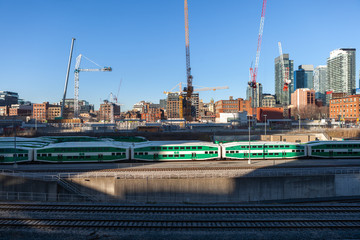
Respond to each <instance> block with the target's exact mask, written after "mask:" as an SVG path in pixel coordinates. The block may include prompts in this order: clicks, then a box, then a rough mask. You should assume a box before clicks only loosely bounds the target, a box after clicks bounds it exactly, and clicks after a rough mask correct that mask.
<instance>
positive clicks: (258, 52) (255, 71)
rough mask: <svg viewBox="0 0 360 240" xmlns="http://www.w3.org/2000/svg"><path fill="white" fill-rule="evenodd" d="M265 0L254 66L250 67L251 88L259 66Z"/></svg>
mask: <svg viewBox="0 0 360 240" xmlns="http://www.w3.org/2000/svg"><path fill="white" fill-rule="evenodd" d="M266 1H267V0H263V4H262V10H261V20H260V29H259V36H258V42H257V49H256V60H255V66H254V69H253V68H252V67H251V68H250V81H249V86H250V87H252V88H256V78H257V73H258V66H259V60H260V50H261V42H262V35H263V31H264V22H265V10H266Z"/></svg>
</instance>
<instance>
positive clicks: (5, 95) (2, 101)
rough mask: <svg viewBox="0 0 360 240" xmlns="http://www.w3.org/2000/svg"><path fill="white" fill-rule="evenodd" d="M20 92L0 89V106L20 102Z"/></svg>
mask: <svg viewBox="0 0 360 240" xmlns="http://www.w3.org/2000/svg"><path fill="white" fill-rule="evenodd" d="M18 100H19V94H18V93H16V92H9V91H0V106H8V107H10V106H11V104H18Z"/></svg>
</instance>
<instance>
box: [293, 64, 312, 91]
mask: <svg viewBox="0 0 360 240" xmlns="http://www.w3.org/2000/svg"><path fill="white" fill-rule="evenodd" d="M313 73H314V66H313V65H300V66H299V69H298V70H296V71H295V73H294V91H295V90H296V89H298V88H309V89H314V80H313Z"/></svg>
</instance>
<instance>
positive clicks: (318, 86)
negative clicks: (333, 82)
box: [314, 65, 329, 105]
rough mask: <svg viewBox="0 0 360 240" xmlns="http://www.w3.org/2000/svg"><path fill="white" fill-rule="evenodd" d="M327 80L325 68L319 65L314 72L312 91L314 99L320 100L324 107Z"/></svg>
mask: <svg viewBox="0 0 360 240" xmlns="http://www.w3.org/2000/svg"><path fill="white" fill-rule="evenodd" d="M328 85H329V84H328V79H327V66H326V65H319V66H317V67H316V68H315V70H314V90H315V98H316V99H321V100H322V102H323V105H326V104H327V103H326V91H328V90H329V87H328Z"/></svg>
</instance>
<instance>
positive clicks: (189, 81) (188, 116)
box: [180, 0, 194, 121]
mask: <svg viewBox="0 0 360 240" xmlns="http://www.w3.org/2000/svg"><path fill="white" fill-rule="evenodd" d="M184 15H185V52H186V80H187V87H186V88H184V91H185V92H186V107H185V110H186V111H185V119H186V120H187V121H191V120H192V116H191V96H192V93H193V91H194V89H193V86H192V79H193V76H192V75H191V67H190V44H189V43H190V42H189V11H188V3H187V0H184ZM182 117H183V116H182V109H181V110H180V118H182Z"/></svg>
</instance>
